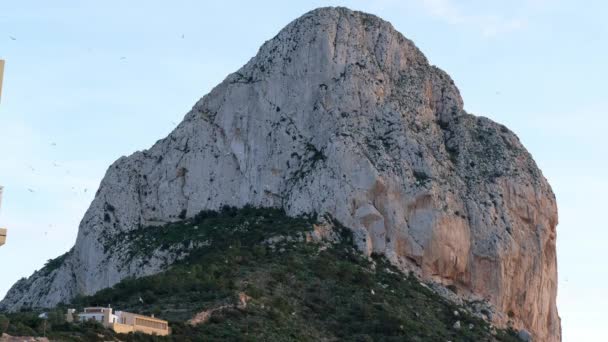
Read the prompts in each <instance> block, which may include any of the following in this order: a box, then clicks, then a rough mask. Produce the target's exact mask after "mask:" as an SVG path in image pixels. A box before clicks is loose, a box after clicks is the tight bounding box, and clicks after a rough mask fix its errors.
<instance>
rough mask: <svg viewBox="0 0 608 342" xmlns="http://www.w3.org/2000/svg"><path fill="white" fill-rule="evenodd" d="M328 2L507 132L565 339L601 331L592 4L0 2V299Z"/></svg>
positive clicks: (600, 6)
mask: <svg viewBox="0 0 608 342" xmlns="http://www.w3.org/2000/svg"><path fill="white" fill-rule="evenodd" d="M330 5H331V6H337V5H339V6H347V7H349V8H351V9H357V10H363V11H366V12H371V13H373V14H376V15H378V16H380V17H382V18H384V19H386V20H388V21H390V22H391V23H392V24H393V26H395V28H396V29H397V30H399V31H400V32H402V33H403V34H404V35H405V36H406V37H408V38H410V39H412V40H413V41H414V42H415V43H416V45H417V46H418V47H419V48H420V49H421V50H422V51H423V53H424V54H425V55H426V56H427V57H428V59H429V60H430V62H431V63H432V64H435V65H437V66H439V67H440V68H442V69H444V70H445V71H447V72H448V73H449V74H450V75H451V76H452V78H453V79H454V80H455V82H456V84H457V85H458V87H459V89H460V91H461V94H462V96H463V98H464V103H465V109H466V110H467V111H469V112H471V113H474V114H477V115H483V116H486V117H489V118H491V119H493V120H495V121H498V122H500V123H503V124H505V125H507V126H508V127H509V128H511V129H512V130H513V131H514V132H515V133H516V134H517V135H518V136H519V138H520V139H521V140H522V142H523V143H524V145H525V146H526V147H527V148H528V150H529V151H530V152H531V153H532V155H533V156H534V158H535V160H536V161H537V163H538V165H539V166H540V168H541V169H542V170H543V173H544V175H545V176H546V177H547V179H548V180H549V182H550V183H551V185H552V187H553V190H554V192H555V194H556V196H557V202H558V208H559V217H560V218H559V226H558V240H557V255H558V268H559V275H558V281H559V294H558V308H559V312H560V316H561V318H562V329H563V340H564V341H605V334H604V333H605V326H604V325H605V322H606V321H605V319H606V313H605V310H606V308H607V307H608V296H606V290H608V285H607V284H608V266H607V264H606V262H605V260H606V256H607V253H608V252H607V251H608V250H607V249H606V248H605V246H606V245H607V243H608V223H607V222H608V221H607V220H606V219H605V218H604V217H603V210H605V206H606V205H607V204H608V201H607V200H606V195H605V194H607V193H608V177H606V176H607V175H608V174H607V172H606V170H607V167H608V161H607V160H608V159H607V158H606V157H607V156H608V154H607V152H606V151H608V143H607V139H606V137H605V131H606V127H608V115H607V114H608V113H607V110H606V108H608V96H607V95H606V91H607V89H608V88H607V87H606V83H605V82H606V80H608V67H607V65H606V61H608V38H607V37H608V21H607V20H605V13H607V12H608V3H607V2H605V1H593V0H589V1H585V2H584V5H583V2H581V1H573V0H572V1H559V0H555V1H551V0H509V1H489V0H485V1H482V0H461V1H455V0H403V1H398V0H375V1H374V0H369V1H363V0H352V1H321V0H312V1H310V0H308V1H295V0H292V1H262V0H259V1H255V2H253V1H230V0H223V1H205V2H203V1H177V0H176V1H154V0H147V1H118V0H105V1H86V0H85V1H65V0H55V1H42V0H39V1H30V0H2V1H1V2H0V59H5V60H6V68H5V77H4V87H3V93H2V100H1V103H0V184H2V185H4V186H5V195H4V203H3V208H2V212H1V213H0V225H1V226H6V227H8V228H9V229H10V230H9V237H8V243H7V244H6V245H5V246H3V247H1V248H0V298H1V297H3V296H4V294H5V293H6V291H8V289H9V287H10V286H11V285H12V284H13V283H14V282H15V281H17V280H18V279H19V278H21V277H24V276H28V275H30V274H31V273H32V272H33V271H34V270H36V269H39V268H40V267H42V266H43V265H44V263H45V262H46V260H48V259H51V258H54V257H56V256H58V255H60V254H62V253H64V252H66V251H67V250H69V248H71V246H72V245H73V244H74V241H75V239H76V232H77V229H78V224H79V222H80V219H81V218H82V216H83V214H84V212H85V210H86V209H87V207H88V205H89V204H90V202H91V200H92V198H93V195H94V193H95V191H96V189H97V187H98V185H99V182H100V180H101V178H102V177H103V175H104V173H105V171H106V169H107V167H108V166H109V165H110V164H111V163H112V162H113V161H114V160H116V159H117V158H119V157H120V156H123V155H129V154H131V153H133V152H135V151H137V150H141V149H145V148H147V147H149V146H151V145H152V144H153V143H154V142H155V141H156V140H158V139H160V138H162V137H164V136H166V135H167V134H168V133H169V132H170V131H171V130H172V129H173V128H174V127H175V126H176V124H177V123H178V122H179V121H180V120H181V119H182V118H183V116H184V115H185V113H186V112H187V111H188V110H189V109H190V108H191V107H192V105H193V104H194V103H195V102H196V101H197V100H198V99H199V98H200V97H202V96H203V95H205V94H206V93H207V92H208V91H209V90H210V89H211V88H212V87H213V86H214V85H216V84H218V83H219V82H221V81H222V80H223V79H224V78H225V77H226V75H228V74H229V73H231V72H233V71H235V70H236V69H238V68H239V67H240V66H242V65H243V64H245V63H246V62H247V61H248V60H249V59H250V58H251V57H253V56H254V55H255V53H256V52H257V50H258V48H259V46H260V45H261V44H262V43H263V42H264V41H266V40H268V39H271V38H272V37H273V36H274V35H275V34H276V33H277V32H278V31H279V30H280V29H281V28H282V27H284V26H285V25H286V24H288V23H289V22H290V21H292V20H293V19H295V18H297V17H298V16H300V15H302V14H304V13H305V12H307V11H309V10H311V9H314V8H316V7H321V6H330Z"/></svg>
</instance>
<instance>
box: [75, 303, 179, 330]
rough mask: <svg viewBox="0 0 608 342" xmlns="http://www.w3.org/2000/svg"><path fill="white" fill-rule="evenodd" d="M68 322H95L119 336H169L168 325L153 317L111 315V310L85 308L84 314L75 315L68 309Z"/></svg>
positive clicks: (117, 312)
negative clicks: (130, 334) (142, 334)
mask: <svg viewBox="0 0 608 342" xmlns="http://www.w3.org/2000/svg"><path fill="white" fill-rule="evenodd" d="M66 320H67V321H68V322H74V321H78V322H86V321H96V322H99V323H101V324H102V325H103V326H104V327H106V328H108V329H112V330H114V331H115V332H117V333H119V334H128V333H132V332H141V333H144V334H150V335H159V336H167V335H169V333H170V331H169V323H168V322H167V321H164V320H162V319H158V318H154V316H152V317H149V316H143V315H138V314H134V313H130V312H125V311H116V313H115V314H113V313H112V308H110V307H107V308H103V307H91V308H85V309H84V312H82V313H80V314H76V310H74V309H69V310H68V313H67V315H66Z"/></svg>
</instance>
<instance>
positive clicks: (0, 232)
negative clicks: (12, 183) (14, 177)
mask: <svg viewBox="0 0 608 342" xmlns="http://www.w3.org/2000/svg"><path fill="white" fill-rule="evenodd" d="M1 82H2V79H1V78H0V83H1ZM0 90H1V89H0ZM3 192H4V187H3V186H2V185H0V209H1V208H2V193H3ZM5 243H6V229H5V228H0V246H2V245H4V244H5Z"/></svg>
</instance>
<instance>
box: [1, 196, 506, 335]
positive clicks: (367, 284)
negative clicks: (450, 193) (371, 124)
mask: <svg viewBox="0 0 608 342" xmlns="http://www.w3.org/2000/svg"><path fill="white" fill-rule="evenodd" d="M312 222H314V219H313V218H289V217H287V216H286V215H284V213H283V212H281V211H279V210H275V209H255V208H244V209H240V210H237V209H234V208H225V209H223V210H222V211H220V212H203V213H201V214H199V215H198V216H197V217H196V218H194V219H192V220H188V221H184V222H181V223H176V224H173V225H169V226H166V227H156V228H146V229H138V230H135V231H132V232H129V233H125V236H123V237H121V238H124V239H129V241H131V242H132V246H133V253H144V254H145V253H148V252H149V251H151V250H154V249H155V248H157V247H159V246H161V247H164V248H171V246H184V248H191V247H190V246H192V244H193V243H199V245H198V247H196V248H193V249H189V250H190V251H191V252H190V255H189V256H188V257H187V258H186V259H184V260H182V261H180V262H178V263H176V264H175V265H173V266H172V267H171V268H170V269H168V270H167V271H165V272H162V273H160V274H157V275H153V276H149V277H144V278H139V279H127V280H124V281H122V282H121V283H119V284H117V285H116V286H114V287H113V288H111V289H106V290H102V291H100V292H98V293H97V294H95V295H94V296H89V297H80V298H77V299H76V300H75V301H74V303H72V305H70V306H71V307H76V308H82V307H84V306H90V305H103V306H105V305H107V304H112V306H113V307H115V308H117V309H120V310H125V311H131V312H140V313H144V314H152V313H154V314H155V315H156V316H157V317H161V318H164V319H167V320H169V321H170V322H171V328H172V335H171V336H170V337H165V338H162V337H152V336H146V335H141V334H131V335H120V336H117V335H115V334H114V333H113V332H111V331H108V330H104V329H103V328H102V327H100V326H98V325H94V324H86V325H70V324H66V323H65V322H63V319H62V318H61V315H59V312H57V313H52V315H51V316H52V317H53V318H51V317H49V320H48V322H47V326H46V333H47V336H51V337H54V338H57V339H60V340H73V341H95V340H99V341H101V340H114V339H116V338H119V339H120V340H123V341H170V340H173V341H330V340H331V341H337V340H339V341H448V340H450V341H517V339H516V338H515V337H514V335H513V333H512V332H511V333H509V332H505V331H497V332H496V335H495V336H492V335H491V333H490V328H489V326H488V324H487V323H486V322H484V321H482V320H480V319H478V318H476V317H474V316H472V315H470V314H469V313H467V312H466V311H465V310H460V309H461V308H458V307H456V306H455V305H453V304H451V303H450V302H448V301H446V300H444V299H443V298H441V297H440V296H438V295H436V294H435V293H433V292H432V291H430V290H428V289H427V288H426V287H424V286H422V285H421V284H420V283H419V282H418V281H417V280H416V279H415V277H413V276H405V275H403V274H402V273H399V272H398V271H397V270H396V269H395V268H394V267H392V266H391V265H390V264H389V263H388V262H387V261H386V260H385V259H383V258H382V257H374V258H372V259H371V260H370V259H367V258H365V257H363V256H362V255H361V254H359V253H358V252H357V251H356V250H355V249H354V248H353V242H352V236H351V235H350V233H349V232H348V231H347V230H346V229H344V228H339V229H338V230H339V231H338V233H339V236H341V239H340V242H337V243H334V244H326V245H321V244H314V243H306V242H305V232H306V231H309V230H310V229H311V225H312ZM273 237H274V239H270V238H273ZM271 241H273V243H271ZM239 294H246V295H247V296H249V297H250V299H249V301H248V302H247V306H246V307H245V308H243V307H241V308H238V307H237V306H236V305H234V304H237V302H238V298H239ZM140 298H141V299H142V300H143V302H142V301H140V300H139V299H140ZM224 305H228V306H229V307H228V308H226V309H223V310H217V311H215V312H214V313H213V314H212V315H211V317H210V319H209V321H208V322H206V323H204V324H200V325H198V326H195V327H194V326H190V325H189V324H187V323H186V321H187V320H188V319H190V318H192V317H193V316H195V315H196V314H197V313H199V312H201V311H204V310H209V309H213V308H217V307H220V306H224ZM64 309H65V308H64V307H61V308H58V310H64ZM455 310H460V314H459V315H458V317H456V316H455V315H454V311H455ZM61 312H62V311H61ZM8 319H10V321H11V322H10V323H9V324H5V325H6V327H5V328H3V323H2V322H6V320H8ZM456 321H460V324H461V328H460V329H455V328H453V325H454V323H455V322H456ZM41 324H42V320H41V319H38V318H37V315H36V314H34V313H31V312H29V313H18V314H10V315H6V316H0V333H1V332H3V331H6V332H8V333H9V334H15V335H18V334H22V335H41V334H42V330H41V329H42V328H41Z"/></svg>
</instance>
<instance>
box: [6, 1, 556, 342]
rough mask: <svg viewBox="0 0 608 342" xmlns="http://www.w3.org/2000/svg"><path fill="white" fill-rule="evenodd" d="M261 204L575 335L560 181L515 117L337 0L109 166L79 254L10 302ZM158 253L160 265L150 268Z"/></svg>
mask: <svg viewBox="0 0 608 342" xmlns="http://www.w3.org/2000/svg"><path fill="white" fill-rule="evenodd" d="M247 204H251V205H254V206H265V207H281V208H284V209H285V211H286V212H287V213H288V214H289V215H299V214H303V213H313V212H314V213H319V214H329V215H331V216H332V217H334V218H335V219H336V220H338V221H339V222H341V223H342V224H343V225H344V226H346V227H349V228H351V229H352V230H353V232H354V233H355V237H356V239H357V241H358V245H359V248H360V249H361V250H362V251H363V252H364V253H367V254H371V253H381V254H384V255H386V256H387V257H388V258H389V259H390V260H391V261H392V262H393V263H394V264H396V265H398V266H400V267H401V268H402V269H403V270H411V271H413V272H415V273H416V274H418V275H419V276H420V277H421V278H422V279H424V280H426V281H433V282H435V283H439V284H443V285H445V286H447V287H449V288H451V289H454V292H455V293H457V295H458V296H459V297H461V298H465V299H467V300H479V301H485V302H487V303H489V304H491V305H492V306H493V307H494V308H495V312H496V313H495V314H493V315H492V317H491V319H492V320H493V321H494V322H495V324H497V325H500V326H504V325H506V324H509V323H510V324H512V325H513V326H514V327H515V328H516V329H525V330H526V331H529V332H530V333H531V334H532V335H533V337H534V339H535V340H538V341H559V340H560V339H561V337H560V334H561V333H560V319H559V316H558V314H557V309H556V304H555V297H556V291H557V270H556V254H555V238H556V225H557V208H556V202H555V197H554V194H553V192H552V190H551V188H550V186H549V184H548V183H547V181H546V179H545V178H544V177H543V175H542V173H541V172H540V170H539V169H538V167H537V166H536V164H535V162H534V161H533V159H532V157H531V156H530V154H529V153H528V152H527V151H526V150H525V149H524V147H523V146H522V144H521V143H520V141H519V139H518V138H517V136H516V135H515V134H513V133H512V132H511V131H510V130H508V129H507V128H506V127H504V126H502V125H500V124H497V123H495V122H493V121H491V120H489V119H487V118H484V117H476V116H473V115H470V114H467V113H466V112H465V111H464V109H463V101H462V99H461V97H460V94H459V91H458V89H457V88H456V86H455V85H454V82H453V81H452V80H451V78H450V77H449V76H448V75H447V74H446V73H445V72H443V71H442V70H440V69H438V68H436V67H434V66H432V65H430V64H429V62H428V61H427V59H426V58H425V56H424V55H423V54H422V53H421V52H420V51H419V50H418V49H417V48H416V46H415V45H414V44H413V43H412V42H411V41H410V40H408V39H406V38H405V37H404V36H403V35H401V34H400V33H399V32H397V31H396V30H395V29H394V28H393V27H392V26H391V25H390V24H389V23H387V22H385V21H383V20H381V19H379V18H377V17H375V16H373V15H369V14H365V13H361V12H354V11H350V10H348V9H345V8H322V9H317V10H314V11H312V12H309V13H307V14H305V15H303V16H302V17H300V18H298V19H297V20H295V21H293V22H292V23H290V24H289V25H288V26H287V27H285V28H284V29H283V30H282V31H281V32H279V34H278V35H277V36H276V37H274V38H273V39H271V40H269V41H267V42H266V43H265V44H264V45H263V46H262V47H261V48H260V50H259V52H258V54H257V55H256V56H255V57H254V58H252V59H251V60H250V61H249V62H248V63H247V64H246V65H245V66H243V67H242V68H241V69H240V70H238V71H237V72H235V73H233V74H231V75H229V76H228V77H227V78H226V79H225V80H224V81H223V82H222V83H221V84H219V85H218V86H217V87H216V88H214V89H213V90H212V91H211V92H210V93H209V94H207V95H206V96H204V97H203V98H202V99H201V100H200V101H199V102H198V103H196V104H195V105H194V107H193V108H192V110H191V111H190V112H189V113H188V114H187V115H186V116H185V118H184V120H183V122H182V123H180V125H179V126H178V127H177V128H176V129H175V130H174V131H173V132H172V133H171V134H170V135H169V136H168V137H166V138H164V139H162V140H159V141H158V142H157V143H156V144H155V145H154V146H152V147H151V148H150V149H148V150H146V151H142V152H137V153H135V154H133V155H131V156H129V157H122V158H120V159H119V160H117V161H116V162H115V163H114V164H113V165H112V166H110V168H109V170H108V171H107V173H106V175H105V177H104V179H103V181H102V183H101V185H100V188H99V190H98V192H97V194H96V197H95V199H94V201H93V203H92V204H91V206H90V208H89V210H88V211H87V213H86V215H85V217H84V218H83V220H82V223H81V225H80V229H79V233H78V237H77V241H76V245H75V247H74V249H73V251H72V252H71V253H70V254H69V255H67V256H66V258H65V260H64V261H63V262H62V264H61V266H59V267H58V268H57V269H55V270H53V271H52V272H46V273H45V272H38V273H36V274H34V275H33V276H32V277H30V278H29V279H23V280H21V281H20V282H18V283H17V284H16V285H15V286H14V287H13V288H12V289H11V291H10V292H9V293H8V294H7V296H6V298H5V299H4V300H3V301H2V302H1V304H0V308H3V309H9V310H17V309H19V308H21V307H31V306H40V307H48V306H52V305H55V304H57V303H59V302H62V301H67V300H70V299H71V298H73V297H74V296H76V295H77V294H93V293H95V292H96V291H98V290H100V289H103V288H105V287H108V286H111V285H113V284H115V283H117V282H119V281H120V280H121V279H124V278H125V277H128V276H142V275H146V274H152V273H155V272H158V271H160V270H162V269H163V268H164V267H166V265H168V264H170V263H171V262H173V261H174V260H175V259H177V258H178V256H176V255H172V254H171V253H169V254H167V253H164V254H163V253H157V254H158V255H156V254H155V255H153V256H150V258H149V259H148V260H145V262H144V260H138V259H134V260H127V259H126V258H125V256H124V255H123V254H124V253H125V252H123V250H122V249H121V247H120V246H121V245H120V244H118V245H116V246H109V248H108V246H107V243H108V241H111V239H112V236H113V235H115V234H117V233H118V232H122V231H128V230H130V229H135V228H137V227H141V226H148V225H161V224H165V223H168V222H173V221H177V220H180V219H183V218H186V217H191V216H193V215H195V214H197V213H198V212H199V211H201V210H203V209H219V208H220V207H221V206H223V205H231V206H237V207H241V206H244V205H247ZM144 264H145V267H144V266H142V265H144Z"/></svg>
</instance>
